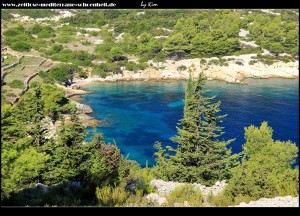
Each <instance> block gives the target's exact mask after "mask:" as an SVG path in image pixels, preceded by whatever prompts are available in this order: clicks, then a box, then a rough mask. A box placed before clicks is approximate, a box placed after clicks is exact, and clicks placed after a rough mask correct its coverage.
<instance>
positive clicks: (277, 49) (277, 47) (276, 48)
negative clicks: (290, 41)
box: [269, 43, 283, 55]
mask: <svg viewBox="0 0 300 216" xmlns="http://www.w3.org/2000/svg"><path fill="white" fill-rule="evenodd" d="M269 50H270V52H272V53H274V54H275V55H278V54H279V53H281V52H283V47H282V45H281V44H280V43H271V44H270V48H269Z"/></svg>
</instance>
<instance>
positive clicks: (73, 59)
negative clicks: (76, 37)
mask: <svg viewBox="0 0 300 216" xmlns="http://www.w3.org/2000/svg"><path fill="white" fill-rule="evenodd" d="M50 58H51V59H52V60H54V61H61V62H67V63H72V64H74V65H77V66H91V65H92V60H93V59H94V56H93V55H91V54H89V53H88V52H87V51H84V50H80V51H71V50H69V49H66V50H62V51H60V52H59V53H55V54H53V55H52V56H51V57H50Z"/></svg>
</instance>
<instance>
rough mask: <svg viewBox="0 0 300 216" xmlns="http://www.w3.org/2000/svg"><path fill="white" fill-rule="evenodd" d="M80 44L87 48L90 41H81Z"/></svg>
mask: <svg viewBox="0 0 300 216" xmlns="http://www.w3.org/2000/svg"><path fill="white" fill-rule="evenodd" d="M81 44H82V45H84V46H89V45H91V44H92V43H91V42H90V41H88V40H84V41H81Z"/></svg>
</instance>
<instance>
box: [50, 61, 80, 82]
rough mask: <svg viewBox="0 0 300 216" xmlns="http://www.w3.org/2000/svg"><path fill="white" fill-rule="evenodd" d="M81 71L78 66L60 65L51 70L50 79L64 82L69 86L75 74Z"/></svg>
mask: <svg viewBox="0 0 300 216" xmlns="http://www.w3.org/2000/svg"><path fill="white" fill-rule="evenodd" d="M81 71H82V69H80V68H79V67H78V66H76V65H69V64H59V65H57V66H56V67H53V68H51V69H50V71H49V77H50V78H51V79H54V80H56V81H58V82H63V83H64V84H66V85H69V84H70V83H71V82H72V80H73V77H74V74H75V73H78V72H81Z"/></svg>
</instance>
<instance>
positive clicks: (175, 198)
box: [166, 184, 203, 206]
mask: <svg viewBox="0 0 300 216" xmlns="http://www.w3.org/2000/svg"><path fill="white" fill-rule="evenodd" d="M166 199H167V201H168V206H175V203H179V204H181V205H183V203H184V202H185V201H187V202H188V204H189V205H190V206H202V203H203V201H202V193H201V190H200V189H199V188H197V189H195V188H194V186H193V185H190V184H186V185H183V186H179V187H176V188H175V189H174V190H173V191H172V192H171V193H170V194H169V195H168V196H166Z"/></svg>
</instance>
